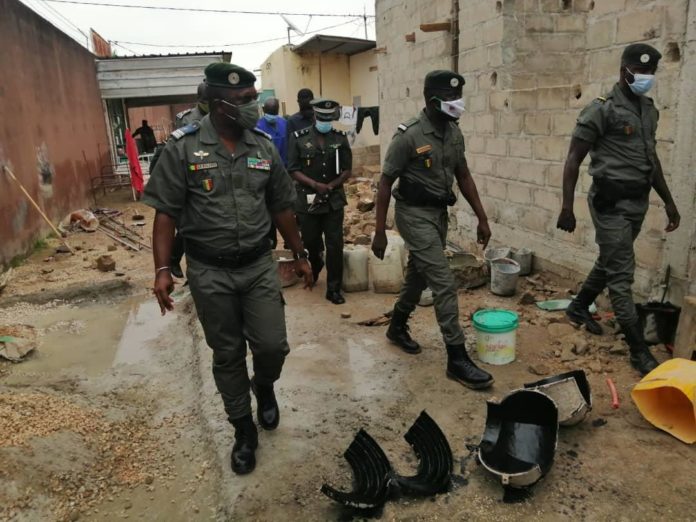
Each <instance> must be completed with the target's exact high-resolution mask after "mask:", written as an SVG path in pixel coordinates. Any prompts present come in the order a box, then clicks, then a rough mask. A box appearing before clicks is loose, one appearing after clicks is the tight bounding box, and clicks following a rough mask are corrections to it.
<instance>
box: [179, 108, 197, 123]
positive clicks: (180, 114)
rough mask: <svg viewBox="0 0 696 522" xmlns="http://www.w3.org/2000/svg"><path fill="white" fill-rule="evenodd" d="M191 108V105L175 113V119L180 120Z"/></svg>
mask: <svg viewBox="0 0 696 522" xmlns="http://www.w3.org/2000/svg"><path fill="white" fill-rule="evenodd" d="M192 110H193V107H189V108H188V109H186V110H185V111H181V112H180V113H178V114H177V115H176V119H177V120H182V119H183V118H184V116H186V115H187V114H188V113H189V112H191V111H192Z"/></svg>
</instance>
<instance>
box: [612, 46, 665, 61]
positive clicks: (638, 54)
mask: <svg viewBox="0 0 696 522" xmlns="http://www.w3.org/2000/svg"><path fill="white" fill-rule="evenodd" d="M660 58H662V55H661V54H660V51H658V50H657V49H655V48H654V47H653V46H652V45H648V44H644V43H636V44H631V45H629V46H628V47H626V48H625V49H624V51H623V54H622V55H621V63H622V64H623V65H646V66H650V67H657V62H659V61H660Z"/></svg>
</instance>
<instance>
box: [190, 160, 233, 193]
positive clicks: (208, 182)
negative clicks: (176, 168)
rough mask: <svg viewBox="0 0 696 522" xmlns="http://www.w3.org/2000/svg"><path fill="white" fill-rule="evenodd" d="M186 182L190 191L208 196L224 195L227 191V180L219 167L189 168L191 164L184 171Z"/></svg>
mask: <svg viewBox="0 0 696 522" xmlns="http://www.w3.org/2000/svg"><path fill="white" fill-rule="evenodd" d="M186 184H187V185H188V189H189V191H190V192H192V193H194V194H197V195H201V196H205V197H208V198H215V197H218V196H225V195H226V194H227V192H228V190H227V189H228V187H227V180H226V179H225V175H224V172H223V169H222V168H220V167H215V168H211V169H201V170H191V166H189V170H188V172H187V173H186Z"/></svg>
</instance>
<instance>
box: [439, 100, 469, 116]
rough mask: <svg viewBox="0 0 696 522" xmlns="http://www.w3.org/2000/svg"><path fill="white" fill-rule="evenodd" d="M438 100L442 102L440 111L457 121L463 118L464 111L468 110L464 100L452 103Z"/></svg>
mask: <svg viewBox="0 0 696 522" xmlns="http://www.w3.org/2000/svg"><path fill="white" fill-rule="evenodd" d="M436 100H437V101H439V102H440V111H441V112H444V113H445V114H447V116H450V117H452V118H454V119H455V120H458V119H459V118H461V116H462V114H464V111H465V110H466V109H465V107H464V98H459V99H457V100H450V101H445V100H441V99H439V98H436Z"/></svg>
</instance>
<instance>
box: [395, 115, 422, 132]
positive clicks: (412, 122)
mask: <svg viewBox="0 0 696 522" xmlns="http://www.w3.org/2000/svg"><path fill="white" fill-rule="evenodd" d="M416 123H418V118H411V119H410V120H408V121H406V122H404V123H400V124H399V126H398V127H397V129H399V130H400V131H401V132H406V131H407V130H408V128H409V127H413V126H414V125H415V124H416Z"/></svg>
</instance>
